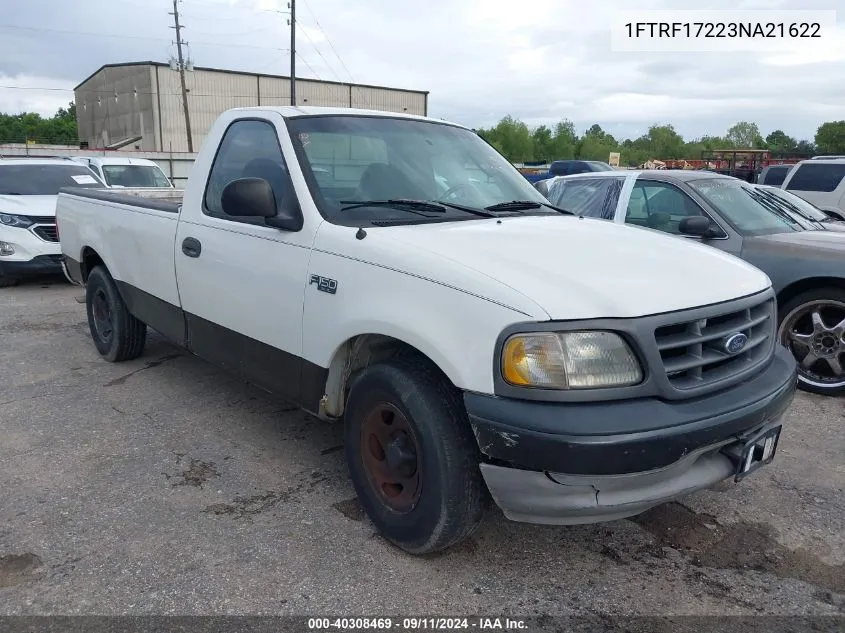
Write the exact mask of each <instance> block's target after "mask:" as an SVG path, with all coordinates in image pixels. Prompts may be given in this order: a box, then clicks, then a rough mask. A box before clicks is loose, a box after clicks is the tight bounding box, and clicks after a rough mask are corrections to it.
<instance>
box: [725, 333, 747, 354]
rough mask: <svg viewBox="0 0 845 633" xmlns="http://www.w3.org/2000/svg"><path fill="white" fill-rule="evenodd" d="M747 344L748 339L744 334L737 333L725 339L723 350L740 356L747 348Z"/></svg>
mask: <svg viewBox="0 0 845 633" xmlns="http://www.w3.org/2000/svg"><path fill="white" fill-rule="evenodd" d="M746 343H748V337H747V336H745V334H743V333H742V332H737V333H736V334H731V335H730V336H726V337H725V338H724V342H723V349H724V350H725V351H726V352H727V353H728V354H739V353H740V352H741V351H742V350H743V349H744V348H745V344H746Z"/></svg>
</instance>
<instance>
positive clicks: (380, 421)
mask: <svg viewBox="0 0 845 633" xmlns="http://www.w3.org/2000/svg"><path fill="white" fill-rule="evenodd" d="M345 436H346V437H345V440H346V441H345V444H346V458H347V462H348V465H349V472H350V476H351V478H352V483H353V484H354V486H355V490H356V492H357V493H358V497H359V499H360V500H361V504H362V506H363V507H364V510H365V511H366V512H367V514H368V516H369V517H370V519H371V520H372V522H373V523H374V524H375V526H376V528H377V529H378V530H379V531H380V532H381V534H382V535H383V536H384V537H385V538H387V539H388V540H389V541H391V542H392V543H394V544H395V545H397V546H398V547H400V548H402V549H403V550H405V551H406V552H409V553H411V554H426V553H430V552H436V551H440V550H443V549H445V548H447V547H449V546H451V545H453V544H455V543H457V542H458V541H460V540H462V539H464V538H466V537H467V536H469V535H470V534H471V533H472V532H473V530H475V528H476V527H477V526H478V525H479V523H480V522H481V520H482V519H483V517H484V512H485V510H486V508H487V505H488V503H489V495H488V493H487V489H486V486H485V484H484V481H483V479H482V477H481V472H480V470H479V467H478V464H479V461H480V454H479V451H478V446H477V444H476V442H475V439H474V437H473V435H472V433H471V431H470V425H469V421H468V420H467V416H466V412H465V411H464V408H463V403H462V401H461V396H460V393H459V392H458V390H457V389H455V387H454V386H453V385H452V384H451V383H449V381H448V380H447V379H446V378H445V376H443V375H442V374H441V373H440V372H439V370H437V368H436V367H434V366H433V365H432V364H431V363H429V362H428V361H427V360H425V359H422V358H418V357H407V358H402V359H397V360H392V361H390V362H386V363H382V364H377V365H372V366H370V367H368V368H367V369H365V370H364V371H363V372H362V373H361V374H360V375H359V376H358V377H357V379H356V380H355V381H354V383H353V385H352V388H351V390H350V393H349V398H348V400H347V406H346V413H345ZM379 458H380V459H379ZM384 473H387V475H385V476H382V475H384ZM390 473H392V474H390ZM395 481H401V482H403V483H400V484H397V483H393V482H395ZM385 482H387V483H385Z"/></svg>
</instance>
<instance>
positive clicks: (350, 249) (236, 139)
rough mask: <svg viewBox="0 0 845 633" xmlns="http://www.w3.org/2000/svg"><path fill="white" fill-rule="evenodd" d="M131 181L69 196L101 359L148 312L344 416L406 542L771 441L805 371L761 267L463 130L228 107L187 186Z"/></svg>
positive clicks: (67, 252)
mask: <svg viewBox="0 0 845 633" xmlns="http://www.w3.org/2000/svg"><path fill="white" fill-rule="evenodd" d="M317 174H319V175H317ZM444 187H445V188H444ZM131 193H132V192H129V191H125V192H123V193H115V192H114V190H107V191H102V190H100V191H93V190H91V191H82V190H73V189H67V190H65V191H63V192H62V193H61V195H60V197H59V202H58V209H57V215H58V225H59V231H60V234H61V244H62V251H63V254H64V257H65V264H66V266H67V269H68V271H69V274H70V276H71V277H72V278H73V279H74V280H76V281H77V282H78V283H81V284H84V285H85V287H86V309H87V314H88V322H89V326H90V331H91V336H92V338H93V341H94V345H95V346H96V348H97V350H98V351H99V353H100V354H101V355H102V356H103V357H104V358H105V359H106V360H108V361H113V362H116V361H126V360H130V359H134V358H136V357H138V356H139V355H140V354H141V353H142V352H143V349H144V343H145V337H146V333H147V329H148V328H150V329H153V330H155V331H157V332H158V333H160V334H161V335H163V336H165V337H167V338H169V339H171V340H172V341H174V342H175V343H177V344H179V345H181V346H183V347H185V348H187V349H188V350H189V351H190V352H192V353H194V354H196V355H197V356H200V357H202V358H204V359H207V360H208V361H210V362H212V363H216V364H217V365H219V366H221V367H223V368H227V369H230V370H231V371H233V372H235V373H237V374H239V375H240V376H242V377H244V378H245V379H247V380H249V381H251V382H253V383H254V384H256V385H258V386H260V387H262V388H264V389H266V390H269V391H271V392H273V393H276V394H278V395H280V396H281V397H283V398H286V399H288V400H291V401H294V402H296V403H297V404H299V405H300V406H301V407H303V408H304V409H305V410H307V411H309V412H312V413H313V414H315V415H316V416H318V417H321V418H324V419H329V420H343V423H344V429H345V430H344V433H345V450H346V458H347V462H348V465H349V470H350V474H351V479H352V482H353V484H354V486H355V489H356V491H357V493H358V495H359V498H360V500H361V503H362V505H363V507H364V509H365V510H366V512H367V514H368V515H369V517H370V518H371V519H372V521H373V523H374V524H375V525H376V527H377V528H378V529H379V530H380V531H381V532H382V533H383V534H384V535H385V536H386V537H387V538H388V539H390V540H391V541H393V542H394V543H396V544H397V545H398V546H400V547H402V548H404V549H405V550H406V551H408V552H411V553H415V554H420V553H425V552H431V551H435V550H440V549H443V548H445V547H448V546H449V545H451V544H454V543H456V542H457V541H459V540H461V539H462V538H463V537H465V536H467V535H468V534H469V533H470V532H471V531H472V530H473V528H474V527H475V526H476V525H477V524H478V523H479V522H480V521H481V519H482V517H483V515H484V511H485V508H486V507H487V506H488V504H489V500H490V497H492V500H494V501H495V502H496V504H497V505H498V506H499V507H500V508H501V509H502V510H503V511H504V513H505V515H506V516H507V517H509V518H510V519H513V520H518V521H527V522H536V523H550V524H573V523H589V522H598V521H603V520H611V519H616V518H620V517H626V516H631V515H634V514H637V513H640V512H642V511H644V510H646V509H648V508H650V507H653V506H655V505H657V504H660V503H662V502H664V501H667V500H669V499H673V498H676V497H679V496H683V495H686V494H688V493H691V492H694V491H696V490H700V489H704V488H708V487H712V486H713V485H715V484H716V483H718V482H721V481H723V480H727V479H731V478H733V479H735V480H740V479H742V478H743V477H744V476H746V475H747V474H749V473H751V472H754V471H755V470H756V469H757V468H759V467H760V466H762V465H764V464H768V463H769V462H771V460H772V458H773V457H774V454H775V450H776V445H777V440H778V436H779V433H780V430H781V424H782V422H781V418H782V414H783V413H784V410H785V409H786V408H787V407H788V405H789V403H790V401H791V400H792V398H793V395H794V391H795V385H796V366H795V361H794V359H793V358H792V355H791V354H790V353H789V352H788V351H787V350H786V349H784V348H783V347H782V346H781V345H779V344H777V343H776V340H775V339H776V334H775V314H776V312H775V309H776V308H775V299H774V295H773V293H772V288H771V283H770V280H769V279H768V277H767V276H766V275H765V274H763V273H762V272H760V271H759V270H758V269H756V268H754V267H753V266H751V265H750V264H747V263H745V262H743V261H741V260H739V259H738V258H735V257H733V256H732V255H728V254H725V253H721V252H719V251H717V250H715V249H711V248H708V247H706V246H701V245H697V244H688V243H685V242H684V241H682V240H677V239H675V238H672V237H669V236H664V235H660V234H656V233H653V232H648V231H642V230H640V229H637V228H633V227H626V226H615V225H613V224H611V223H607V222H602V221H599V220H591V219H582V218H578V217H576V216H573V215H571V214H567V213H565V212H564V211H563V210H561V209H558V208H555V207H552V206H551V205H550V204H549V202H548V200H546V199H545V198H543V197H542V196H541V195H540V194H539V193H538V192H537V191H536V190H535V189H534V188H533V187H532V186H531V185H530V183H528V181H526V180H525V179H524V178H523V177H522V176H521V175H520V174H519V172H518V171H517V170H516V169H515V168H514V167H513V166H512V165H510V164H509V163H508V162H507V161H506V160H505V159H504V158H503V157H502V156H501V155H499V154H498V153H497V152H496V151H495V150H494V149H492V148H491V147H490V146H489V145H487V144H486V143H485V142H484V141H483V140H482V139H481V138H479V137H478V136H477V135H476V134H475V133H473V132H472V131H471V130H469V129H466V128H463V127H461V126H458V125H454V124H450V123H446V122H443V121H439V120H432V119H427V118H423V117H414V116H409V115H402V114H392V113H386V112H372V111H360V110H353V109H323V108H308V107H279V108H245V109H235V110H230V111H228V112H225V113H224V114H222V115H221V116H220V118H219V119H218V121H217V122H216V123H215V124H214V126H213V128H212V129H211V131H210V133H209V136H208V138H207V140H206V142H205V144H204V146H203V148H202V150H201V151H200V153H199V155H198V157H197V160H196V162H195V164H194V166H193V168H192V172H191V174H190V178H189V180H188V184H187V187H186V189H185V191H184V197H183V199H182V201H181V203H179V202H174V201H172V200H167V199H156V198H144V197H136V196H133V195H129V194H131Z"/></svg>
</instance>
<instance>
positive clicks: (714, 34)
mask: <svg viewBox="0 0 845 633" xmlns="http://www.w3.org/2000/svg"><path fill="white" fill-rule="evenodd" d="M625 30H626V31H627V36H628V37H629V38H638V37H643V38H654V37H657V38H661V37H669V38H672V37H678V38H680V37H686V38H702V37H703V38H731V39H733V38H749V39H756V38H764V39H765V38H795V39H808V38H816V39H817V38H821V36H822V35H821V24H819V23H818V22H793V23H791V24H790V23H786V22H628V23H626V24H625Z"/></svg>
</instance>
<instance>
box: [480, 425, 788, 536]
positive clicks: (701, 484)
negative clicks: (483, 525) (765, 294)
mask: <svg viewBox="0 0 845 633" xmlns="http://www.w3.org/2000/svg"><path fill="white" fill-rule="evenodd" d="M777 424H778V422H777V421H772V422H770V423H769V424H767V425H766V427H763V428H770V427H774V426H777ZM735 442H736V440H734V441H726V442H721V443H719V444H716V445H713V446H709V447H706V448H704V449H701V450H699V451H696V452H695V453H690V454H689V455H687V456H685V457H684V458H682V459H680V460H678V461H677V462H675V463H674V464H672V465H670V466H667V467H665V468H661V469H658V470H653V471H649V472H643V473H633V474H624V475H564V474H558V473H550V472H537V471H531V470H520V469H516V468H507V467H502V466H494V465H492V464H481V472H482V474H483V476H484V479H485V481H486V483H487V487H488V489H489V490H490V494H491V495H492V496H493V499H494V500H495V502H496V504H497V505H498V506H499V507H500V508H501V509H502V511H503V512H504V514H505V516H506V517H507V518H509V519H511V520H513V521H523V522H526V523H545V524H555V525H574V524H579V523H598V522H601V521H613V520H615V519H622V518H625V517H629V516H633V515H635V514H639V513H641V512H645V511H646V510H648V509H649V508H652V507H654V506H656V505H660V504H661V503H665V502H667V501H671V500H673V499H677V498H679V497H683V496H685V495H688V494H690V493H693V492H696V491H698V490H704V489H707V488H711V487H713V486H714V485H716V484H718V483H719V482H721V481H724V480H725V479H729V478H731V477H732V476H733V474H734V472H735V470H736V465H735V464H734V462H733V461H732V460H731V459H730V458H729V457H727V456H726V455H725V454H723V453H722V449H724V448H725V447H726V446H728V445H730V444H732V443H735Z"/></svg>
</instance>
